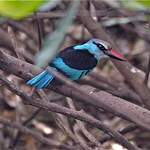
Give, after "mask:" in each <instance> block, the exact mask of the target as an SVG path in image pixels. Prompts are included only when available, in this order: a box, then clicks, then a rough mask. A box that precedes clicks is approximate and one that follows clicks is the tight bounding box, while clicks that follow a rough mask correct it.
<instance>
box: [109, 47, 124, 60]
mask: <svg viewBox="0 0 150 150" xmlns="http://www.w3.org/2000/svg"><path fill="white" fill-rule="evenodd" d="M108 56H109V57H111V58H114V59H118V60H121V61H126V60H127V59H126V58H125V57H124V56H123V55H122V54H120V53H118V52H117V51H115V50H112V49H110V50H109V51H108Z"/></svg>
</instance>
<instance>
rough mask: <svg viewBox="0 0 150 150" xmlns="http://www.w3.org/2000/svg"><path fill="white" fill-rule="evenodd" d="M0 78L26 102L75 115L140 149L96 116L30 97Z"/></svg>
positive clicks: (124, 143) (128, 146)
mask: <svg viewBox="0 0 150 150" xmlns="http://www.w3.org/2000/svg"><path fill="white" fill-rule="evenodd" d="M0 80H2V81H3V82H4V83H5V85H6V86H7V87H8V88H9V90H11V91H12V92H14V93H15V94H17V95H18V96H20V97H21V98H22V100H23V102H24V103H25V104H28V105H32V106H35V107H39V108H43V109H45V110H47V111H52V112H56V113H61V114H64V115H67V116H69V117H73V118H75V119H79V120H82V121H85V122H87V123H89V124H91V125H92V126H94V127H97V128H99V129H100V130H102V131H104V132H106V133H107V134H109V135H110V136H112V137H113V138H114V140H115V141H117V142H118V143H120V144H121V145H123V146H124V147H126V148H128V149H129V150H138V148H137V147H136V146H134V145H132V144H131V143H129V142H128V141H127V140H126V139H125V138H124V137H123V136H122V135H121V134H120V133H118V132H116V131H114V130H113V129H112V128H110V127H107V126H106V125H104V124H103V123H102V122H100V121H99V120H97V119H95V118H94V117H92V116H90V115H87V114H85V113H83V112H82V113H81V112H78V111H73V110H71V109H68V108H65V107H63V106H59V105H58V104H54V103H49V102H47V101H46V100H43V101H41V99H38V98H33V97H30V96H28V95H26V94H25V93H24V92H22V91H21V90H20V89H19V88H18V87H17V86H16V85H15V84H13V83H12V82H10V81H9V80H7V79H6V78H5V77H3V76H2V75H0Z"/></svg>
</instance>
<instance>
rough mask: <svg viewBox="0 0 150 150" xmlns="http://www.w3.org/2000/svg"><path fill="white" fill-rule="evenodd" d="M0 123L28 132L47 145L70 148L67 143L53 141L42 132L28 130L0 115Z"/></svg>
mask: <svg viewBox="0 0 150 150" xmlns="http://www.w3.org/2000/svg"><path fill="white" fill-rule="evenodd" d="M0 123H2V124H4V125H6V126H9V127H12V128H16V129H18V130H19V131H21V132H23V133H25V134H30V135H31V136H33V137H34V138H35V139H37V140H38V141H40V142H42V143H44V144H47V145H50V146H53V147H58V148H61V147H62V148H66V149H70V148H71V147H70V146H67V145H64V144H60V143H59V142H56V141H53V140H51V139H47V138H45V137H44V136H43V135H42V134H40V133H38V132H35V131H33V130H30V129H28V128H26V127H24V126H22V125H21V124H19V123H16V122H12V121H9V120H7V119H4V118H2V117H0Z"/></svg>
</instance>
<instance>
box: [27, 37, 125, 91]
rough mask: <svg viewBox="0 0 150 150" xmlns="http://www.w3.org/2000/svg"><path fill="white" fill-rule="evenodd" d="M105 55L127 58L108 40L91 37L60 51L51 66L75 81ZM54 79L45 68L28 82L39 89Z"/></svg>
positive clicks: (120, 58)
mask: <svg viewBox="0 0 150 150" xmlns="http://www.w3.org/2000/svg"><path fill="white" fill-rule="evenodd" d="M105 57H108V58H114V59H118V60H120V61H123V60H126V59H125V58H124V56H123V55H121V54H120V53H118V52H116V51H114V50H112V48H111V46H110V45H109V44H108V43H107V42H105V41H102V40H99V39H91V40H89V41H87V42H85V43H82V44H77V45H74V46H70V47H67V48H65V49H64V50H62V51H60V53H59V54H58V55H57V56H56V57H55V58H54V59H53V60H52V61H51V62H50V63H49V66H50V67H52V68H54V69H55V70H57V71H59V72H61V73H62V74H63V75H65V76H67V77H68V78H69V79H70V80H73V81H75V80H79V79H80V78H82V77H84V76H85V75H87V74H88V73H89V72H90V71H91V70H92V69H93V68H94V67H95V66H96V65H97V64H98V62H99V61H100V60H101V59H102V58H105ZM54 80H55V78H54V76H53V75H52V74H50V73H49V72H47V71H46V70H45V71H43V72H41V73H40V74H38V75H36V76H35V77H33V78H32V79H30V80H29V81H27V82H26V83H27V84H28V85H31V86H33V87H35V88H37V89H43V88H47V87H48V86H50V84H51V83H52V81H54Z"/></svg>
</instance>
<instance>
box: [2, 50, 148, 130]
mask: <svg viewBox="0 0 150 150" xmlns="http://www.w3.org/2000/svg"><path fill="white" fill-rule="evenodd" d="M18 64H19V66H18ZM0 69H2V70H3V71H5V72H7V73H10V74H14V75H17V76H18V77H21V78H23V79H25V80H27V79H30V78H31V77H32V74H33V75H35V74H37V73H39V72H41V71H42V70H40V69H38V68H35V67H34V65H32V64H29V63H26V62H24V61H22V60H19V59H17V58H14V57H12V56H10V55H8V54H5V53H4V52H2V51H0ZM53 90H55V91H56V92H57V93H60V94H62V95H65V96H68V97H72V98H73V99H77V100H80V101H81V102H86V103H89V104H90V105H93V106H96V107H98V108H102V109H105V110H106V111H109V112H111V113H113V114H115V115H117V116H120V117H122V118H124V119H127V120H130V121H133V122H135V123H136V124H137V125H139V126H141V127H144V128H146V129H148V130H150V126H149V124H150V112H149V111H148V110H146V109H144V108H142V107H140V106H137V105H135V104H132V103H129V102H127V101H125V100H123V99H121V98H118V97H115V96H112V95H110V94H107V93H105V92H98V93H96V94H94V93H93V96H92V97H91V96H90V97H89V95H88V98H87V95H86V97H83V95H82V94H79V93H78V92H75V91H74V90H72V89H71V88H68V87H67V86H65V85H64V86H63V87H62V86H55V87H53ZM106 107H107V108H106ZM137 114H138V115H137Z"/></svg>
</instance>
